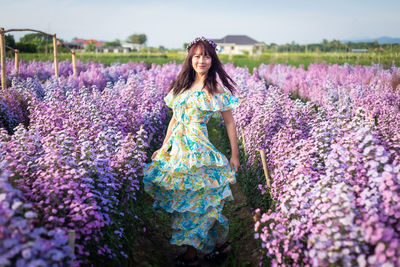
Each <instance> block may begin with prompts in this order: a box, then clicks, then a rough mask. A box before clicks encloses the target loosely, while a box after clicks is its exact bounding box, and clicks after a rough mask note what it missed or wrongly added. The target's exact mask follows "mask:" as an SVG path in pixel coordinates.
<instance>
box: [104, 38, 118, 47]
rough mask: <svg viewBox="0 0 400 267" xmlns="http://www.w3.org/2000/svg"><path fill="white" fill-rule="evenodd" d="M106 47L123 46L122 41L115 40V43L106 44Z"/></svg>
mask: <svg viewBox="0 0 400 267" xmlns="http://www.w3.org/2000/svg"><path fill="white" fill-rule="evenodd" d="M104 46H121V41H120V40H118V39H115V40H114V41H111V42H105V43H104Z"/></svg>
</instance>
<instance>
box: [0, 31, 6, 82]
mask: <svg viewBox="0 0 400 267" xmlns="http://www.w3.org/2000/svg"><path fill="white" fill-rule="evenodd" d="M0 64H1V88H2V89H3V90H6V89H7V80H6V43H5V38H4V28H0Z"/></svg>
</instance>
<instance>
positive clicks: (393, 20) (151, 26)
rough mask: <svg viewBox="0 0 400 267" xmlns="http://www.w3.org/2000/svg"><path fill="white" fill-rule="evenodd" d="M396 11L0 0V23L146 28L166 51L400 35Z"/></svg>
mask: <svg viewBox="0 0 400 267" xmlns="http://www.w3.org/2000/svg"><path fill="white" fill-rule="evenodd" d="M399 10H400V1H399V0H379V1H378V0H375V1H372V0H363V1H361V0H335V1H327V0H325V1H324V0H319V1H317V0H301V1H300V0H296V1H295V0H280V1H278V0H274V1H271V0H264V1H261V0H254V1H252V0H247V1H244V0H240V1H238V0H229V1H225V0H223V1H218V0H202V1H190V0H164V1H161V0H142V1H137V0H130V1H129V0H96V1H94V0H0V27H3V28H5V29H15V28H20V29H21V28H32V29H36V30H41V31H44V32H47V33H56V34H57V37H58V38H61V39H63V40H65V41H71V40H72V39H73V38H74V37H78V38H83V39H97V40H101V41H113V40H115V39H119V40H121V41H126V39H127V38H128V36H129V35H131V34H142V33H144V34H146V36H147V45H148V46H152V47H158V46H161V45H162V46H164V47H167V48H182V46H183V44H184V43H185V42H190V41H192V40H193V39H194V38H195V37H197V36H205V37H207V38H211V39H219V38H223V37H224V36H226V35H247V36H249V37H251V38H253V39H255V40H257V41H259V42H265V43H268V44H269V43H272V42H274V43H277V44H285V43H291V42H292V41H294V42H296V43H299V44H306V43H319V42H321V41H322V40H323V39H327V40H333V39H336V40H350V39H351V40H353V39H366V38H379V37H382V36H390V37H400V26H399V25H400V16H399V15H398V11H399ZM27 33H29V32H16V33H13V35H14V37H15V39H16V40H19V38H20V37H21V36H23V35H24V34H27Z"/></svg>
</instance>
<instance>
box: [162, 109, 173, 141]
mask: <svg viewBox="0 0 400 267" xmlns="http://www.w3.org/2000/svg"><path fill="white" fill-rule="evenodd" d="M174 124H175V117H174V116H173V115H172V118H171V120H170V121H169V125H168V129H167V134H166V135H165V138H164V142H163V144H162V145H164V144H165V143H166V142H167V141H168V139H169V137H170V136H171V134H172V127H173V126H174Z"/></svg>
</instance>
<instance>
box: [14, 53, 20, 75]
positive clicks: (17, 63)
mask: <svg viewBox="0 0 400 267" xmlns="http://www.w3.org/2000/svg"><path fill="white" fill-rule="evenodd" d="M14 53H15V54H14V61H15V66H14V68H15V73H16V74H17V75H18V69H19V62H18V60H19V50H18V49H15V50H14Z"/></svg>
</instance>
